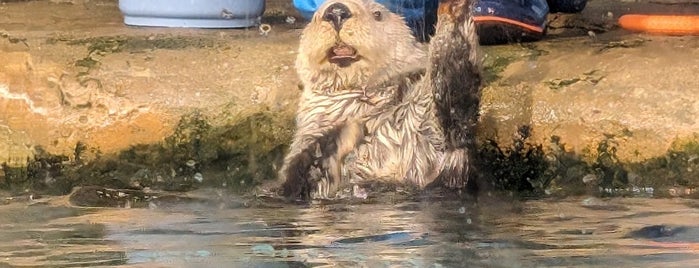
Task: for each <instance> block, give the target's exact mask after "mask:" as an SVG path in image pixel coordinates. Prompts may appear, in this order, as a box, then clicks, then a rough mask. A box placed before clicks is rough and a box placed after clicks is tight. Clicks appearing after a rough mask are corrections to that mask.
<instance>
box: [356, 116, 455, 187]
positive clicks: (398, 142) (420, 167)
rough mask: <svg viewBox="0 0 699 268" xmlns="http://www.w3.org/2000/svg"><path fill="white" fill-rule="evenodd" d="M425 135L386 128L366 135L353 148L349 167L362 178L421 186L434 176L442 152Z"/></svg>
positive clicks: (430, 180)
mask: <svg viewBox="0 0 699 268" xmlns="http://www.w3.org/2000/svg"><path fill="white" fill-rule="evenodd" d="M428 138H429V136H426V135H421V133H419V132H411V131H408V130H403V131H401V130H400V129H395V128H392V127H390V125H386V128H384V129H382V130H379V131H377V132H375V133H372V135H369V136H367V138H366V139H365V143H363V144H361V145H359V146H358V147H357V149H356V152H355V154H356V156H355V163H354V164H353V166H354V167H355V168H356V169H357V170H358V172H356V173H357V174H358V175H359V177H361V178H362V179H365V180H366V179H368V180H384V181H394V182H405V183H413V184H415V185H417V186H420V187H422V186H425V185H426V184H428V183H430V182H432V181H433V180H434V179H435V178H436V177H437V175H438V166H439V163H441V162H442V158H443V153H442V152H441V151H439V150H437V148H435V147H434V146H433V145H432V143H431V142H429V140H428Z"/></svg>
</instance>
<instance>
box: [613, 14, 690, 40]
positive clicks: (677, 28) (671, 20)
mask: <svg viewBox="0 0 699 268" xmlns="http://www.w3.org/2000/svg"><path fill="white" fill-rule="evenodd" d="M619 25H620V26H621V27H622V28H624V29H627V30H630V31H635V32H647V33H654V34H667V35H699V15H640V14H628V15H623V16H621V17H620V18H619Z"/></svg>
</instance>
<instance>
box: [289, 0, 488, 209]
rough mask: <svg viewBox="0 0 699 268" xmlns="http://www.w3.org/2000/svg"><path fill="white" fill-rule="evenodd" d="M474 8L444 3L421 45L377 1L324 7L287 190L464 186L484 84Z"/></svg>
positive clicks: (308, 51) (309, 60)
mask: <svg viewBox="0 0 699 268" xmlns="http://www.w3.org/2000/svg"><path fill="white" fill-rule="evenodd" d="M470 8H471V4H470V3H468V1H467V0H447V1H442V2H441V3H440V7H439V15H438V16H439V18H438V21H437V25H436V30H435V35H434V36H433V37H432V40H431V42H430V43H429V44H428V45H423V44H422V43H419V42H418V41H417V40H416V39H415V38H414V37H413V35H412V33H411V30H410V29H409V28H408V26H407V25H406V23H405V22H404V20H403V19H402V18H401V17H400V16H399V15H397V14H394V13H392V12H390V11H389V10H388V9H387V8H386V7H384V6H382V5H380V4H378V3H376V2H374V1H372V0H329V1H326V2H325V3H324V4H323V5H322V6H321V7H319V9H318V11H317V12H316V13H315V14H314V16H313V18H312V20H311V21H310V22H309V24H308V25H307V26H306V28H305V29H304V30H303V33H302V36H301V40H300V45H299V50H298V57H297V60H296V70H297V72H298V75H299V77H300V80H301V82H302V84H303V93H302V96H301V99H300V102H299V107H298V111H297V114H296V132H295V134H294V137H293V141H292V143H291V145H290V149H289V152H288V153H287V155H286V156H285V158H284V163H283V166H282V168H281V170H280V172H279V177H280V178H279V179H280V180H281V181H282V182H283V186H282V191H283V195H284V196H286V197H288V198H292V199H303V200H308V199H309V198H332V197H334V194H335V192H336V191H337V190H338V189H339V186H341V185H347V184H348V183H358V182H362V181H371V180H381V181H388V182H396V183H407V184H412V185H415V186H417V187H419V188H424V187H426V186H428V185H430V184H435V183H439V184H440V185H444V186H447V187H451V188H455V187H457V188H458V187H463V186H464V185H465V184H466V182H467V181H468V179H469V176H470V174H471V173H472V172H471V171H472V166H473V164H472V161H473V160H474V156H475V154H474V153H475V126H476V123H477V121H478V111H479V102H480V90H481V71H480V64H479V61H480V60H479V57H478V53H477V49H478V46H477V44H478V43H477V40H478V38H477V36H476V31H475V28H474V23H473V20H472V19H471V17H470Z"/></svg>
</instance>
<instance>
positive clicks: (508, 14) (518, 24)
mask: <svg viewBox="0 0 699 268" xmlns="http://www.w3.org/2000/svg"><path fill="white" fill-rule="evenodd" d="M473 13H474V14H473V19H474V21H475V22H476V28H477V30H478V36H479V38H480V42H481V44H484V45H490V44H502V43H510V42H528V41H536V40H540V39H541V38H542V37H543V36H544V34H545V32H546V15H547V14H548V13H549V7H548V4H547V2H546V0H479V1H478V2H477V3H476V7H475V8H474V11H473Z"/></svg>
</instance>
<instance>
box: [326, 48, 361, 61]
mask: <svg viewBox="0 0 699 268" xmlns="http://www.w3.org/2000/svg"><path fill="white" fill-rule="evenodd" d="M355 56H356V51H355V50H354V48H353V47H351V46H348V45H338V46H335V47H333V56H332V58H333V59H346V58H354V57H355Z"/></svg>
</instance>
